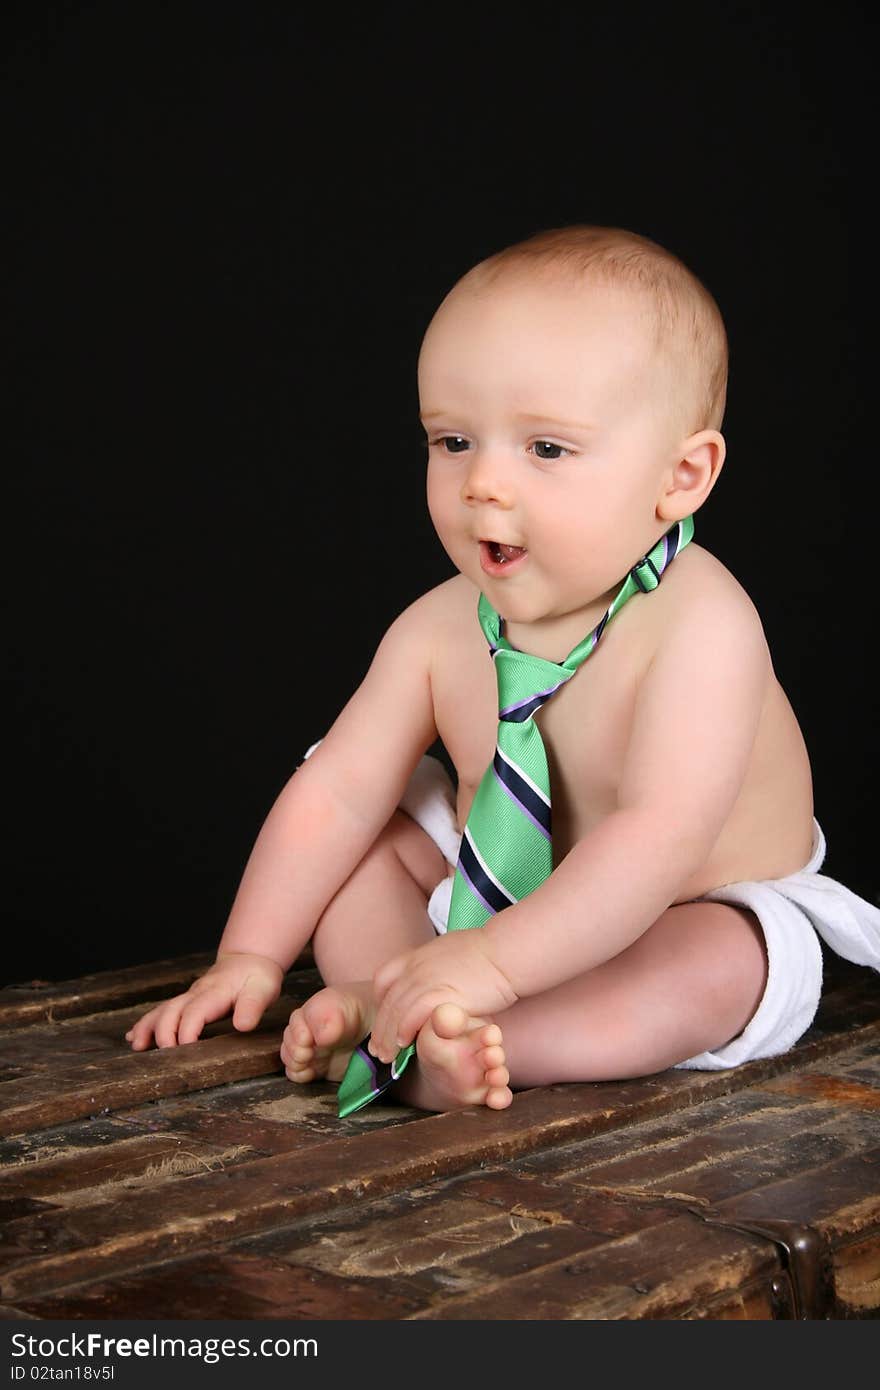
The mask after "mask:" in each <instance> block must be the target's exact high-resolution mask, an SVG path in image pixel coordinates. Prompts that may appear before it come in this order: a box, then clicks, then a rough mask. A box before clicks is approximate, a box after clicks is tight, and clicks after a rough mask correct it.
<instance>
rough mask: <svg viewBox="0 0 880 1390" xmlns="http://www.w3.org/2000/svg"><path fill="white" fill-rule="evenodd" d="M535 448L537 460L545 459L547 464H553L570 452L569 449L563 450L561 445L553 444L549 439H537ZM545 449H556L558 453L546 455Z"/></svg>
mask: <svg viewBox="0 0 880 1390" xmlns="http://www.w3.org/2000/svg"><path fill="white" fill-rule="evenodd" d="M534 448H535V451H536V454H535V456H536V458H539V459H543V460H544V462H545V463H549V462H553V461H554V460H555V459H558V458H561V457H562V455H563V454H567V453H568V452H569V451H568V449H565V448H563V446H562V445H561V444H551V442H550V440H549V439H536V440H535V444H534ZM544 449H556V450H557V452H556V453H555V454H545V453H544V452H543V450H544Z"/></svg>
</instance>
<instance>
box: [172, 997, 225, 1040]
mask: <svg viewBox="0 0 880 1390" xmlns="http://www.w3.org/2000/svg"><path fill="white" fill-rule="evenodd" d="M231 1006H232V994H231V992H230V990H229V989H228V987H227V988H225V989H224V988H222V987H220V986H215V987H214V988H210V987H209V988H208V989H202V990H200V991H199V993H198V994H193V995H192V996H187V997H185V999H184V1001H183V1009H182V1011H181V1013H180V1017H179V1019H178V1023H177V1041H178V1042H179V1043H191V1042H195V1041H196V1039H197V1038H198V1037H200V1036H201V1032H202V1029H203V1028H204V1026H205V1024H206V1023H214V1022H215V1020H216V1019H218V1018H223V1016H224V1015H225V1014H228V1013H229V1010H230V1008H231ZM159 1045H160V1047H161V1045H162V1044H161V1043H160V1044H159Z"/></svg>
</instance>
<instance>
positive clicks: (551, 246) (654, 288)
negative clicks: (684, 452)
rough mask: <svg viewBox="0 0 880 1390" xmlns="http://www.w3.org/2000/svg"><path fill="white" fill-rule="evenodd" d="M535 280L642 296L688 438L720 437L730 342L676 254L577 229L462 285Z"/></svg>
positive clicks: (522, 250)
mask: <svg viewBox="0 0 880 1390" xmlns="http://www.w3.org/2000/svg"><path fill="white" fill-rule="evenodd" d="M535 272H538V273H547V274H551V275H555V276H557V277H559V276H562V277H566V276H569V277H571V278H572V279H573V280H575V281H576V282H580V281H582V280H584V279H590V280H593V281H594V282H598V283H600V284H605V285H609V286H612V287H614V288H620V289H625V290H631V291H634V292H635V293H638V294H641V295H642V296H644V298H645V299H646V300H647V303H648V306H649V309H650V312H651V315H652V318H653V321H654V325H655V329H656V346H657V348H658V349H659V350H660V351H661V352H663V353H664V354H666V355H668V356H670V357H671V358H672V362H671V366H672V368H673V371H674V372H675V375H676V381H677V382H679V383H680V386H681V388H682V389H681V391H680V393H678V394H680V397H681V406H682V411H683V412H684V414H685V416H686V419H685V421H684V425H685V428H686V429H687V431H688V432H689V433H690V432H693V431H695V430H699V429H706V428H708V429H718V428H720V425H721V421H722V419H723V417H724V406H725V401H726V397H727V362H728V350H727V334H726V332H725V328H724V320H723V319H722V317H721V311H720V310H719V308H718V305H717V304H716V303H715V300H714V299H713V298H712V296H711V294H710V293H709V291H708V290H707V289H706V287H705V285H703V284H702V283H701V281H700V280H698V279H697V277H696V275H694V274H693V272H692V271H690V270H688V268H687V266H686V265H685V264H684V262H683V261H680V260H679V259H678V257H677V256H675V255H673V253H672V252H671V251H667V250H666V249H665V248H664V247H662V246H659V245H658V244H657V243H656V242H654V241H649V240H648V238H647V237H643V236H639V235H638V234H637V233H636V232H628V231H625V230H623V229H622V228H620V227H594V226H587V225H575V226H570V227H557V228H553V229H551V230H548V231H541V232H537V233H535V235H534V236H530V237H528V238H527V239H526V240H524V241H519V242H516V243H515V245H513V246H508V247H505V248H504V250H502V251H497V252H496V253H495V254H494V255H492V256H488V257H487V258H486V259H485V260H483V261H480V262H479V264H478V265H476V266H474V267H473V269H472V270H469V271H468V272H467V274H466V275H465V276H463V277H462V280H460V281H459V284H463V283H464V282H467V283H468V285H469V286H470V287H472V288H475V289H479V288H481V287H482V286H484V285H485V286H488V285H491V284H494V282H495V281H496V280H498V279H500V278H502V277H503V276H504V277H506V276H511V275H512V276H514V277H515V276H516V275H517V273H522V274H525V275H531V274H534V273H535Z"/></svg>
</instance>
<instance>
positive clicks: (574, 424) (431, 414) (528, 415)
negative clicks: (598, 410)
mask: <svg viewBox="0 0 880 1390" xmlns="http://www.w3.org/2000/svg"><path fill="white" fill-rule="evenodd" d="M450 414H451V412H450V411H448V410H427V411H425V412H424V413H423V414H422V415H420V416H419V419H420V420H422V421H426V420H436V419H438V418H439V417H440V416H442V415H450ZM513 418H514V419H515V420H528V421H531V423H532V424H537V425H561V426H562V427H563V429H567V430H589V429H592V426H591V425H585V424H582V423H579V422H578V421H577V420H560V419H559V418H558V417H557V416H556V415H535V414H534V413H533V412H532V411H529V410H518V411H516V412H515V414H514V417H513Z"/></svg>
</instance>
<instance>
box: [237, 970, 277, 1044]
mask: <svg viewBox="0 0 880 1390" xmlns="http://www.w3.org/2000/svg"><path fill="white" fill-rule="evenodd" d="M280 993H281V988H280V985H275V984H274V983H273V982H271V981H269V980H267V979H265V978H263V977H262V976H259V975H256V976H251V975H249V976H248V978H247V979H246V980H245V982H244V984H243V985H242V987H241V989H240V990H239V991H238V997H237V998H236V1001H235V1013H234V1014H233V1015H232V1026H233V1028H238V1029H239V1030H240V1031H241V1032H243V1033H247V1032H249V1030H250V1029H251V1028H256V1026H257V1024H258V1023H259V1021H260V1019H261V1018H262V1017H263V1014H264V1013H265V1012H266V1009H267V1008H268V1007H269V1005H270V1004H273V1003H274V1002H275V1000H276V999H277V998H278V996H279V994H280Z"/></svg>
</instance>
